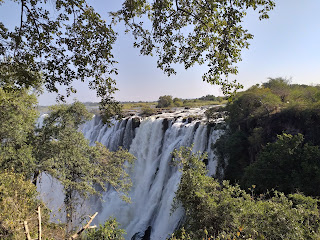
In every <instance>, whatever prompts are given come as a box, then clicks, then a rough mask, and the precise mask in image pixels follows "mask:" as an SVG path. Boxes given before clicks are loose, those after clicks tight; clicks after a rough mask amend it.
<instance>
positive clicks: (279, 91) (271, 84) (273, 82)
mask: <svg viewBox="0 0 320 240" xmlns="http://www.w3.org/2000/svg"><path fill="white" fill-rule="evenodd" d="M262 86H264V87H265V88H269V89H270V90H271V92H272V93H274V94H275V95H277V96H279V97H280V99H281V101H282V102H286V100H287V97H288V95H289V93H290V89H289V88H290V80H288V79H284V78H269V81H268V82H267V83H264V84H262Z"/></svg>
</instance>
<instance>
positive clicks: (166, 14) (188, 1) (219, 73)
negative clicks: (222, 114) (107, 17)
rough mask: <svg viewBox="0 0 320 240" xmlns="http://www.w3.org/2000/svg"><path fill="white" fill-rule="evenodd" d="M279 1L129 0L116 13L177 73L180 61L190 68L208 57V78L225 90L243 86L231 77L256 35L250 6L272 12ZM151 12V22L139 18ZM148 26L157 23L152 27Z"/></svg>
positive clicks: (263, 14) (140, 43) (139, 43)
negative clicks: (249, 23)
mask: <svg viewBox="0 0 320 240" xmlns="http://www.w3.org/2000/svg"><path fill="white" fill-rule="evenodd" d="M274 6H275V3H274V2H273V1H271V0H270V1H269V0H268V1H265V0H263V1H256V0H255V1H248V0H241V1H227V0H222V1H194V0H179V1H178V0H176V1H174V0H166V1H156V0H154V1H146V0H142V1H131V0H126V1H124V4H123V8H122V9H121V10H120V11H118V12H116V13H113V15H114V16H115V17H118V20H119V21H121V20H122V21H124V22H125V23H126V25H127V27H128V29H129V30H131V31H132V33H133V35H134V37H135V39H136V42H135V43H134V46H135V47H137V48H140V53H141V54H144V55H153V54H157V55H158V57H159V59H158V67H159V68H161V69H162V70H163V71H164V72H165V73H167V74H168V75H171V74H174V73H175V70H174V68H173V66H174V64H175V63H182V64H184V66H185V68H186V69H188V68H190V67H192V66H193V65H195V64H204V63H206V64H207V65H208V67H209V69H208V71H207V72H206V73H205V74H204V75H203V80H204V81H207V82H209V83H213V84H219V85H221V87H222V90H223V92H224V93H230V92H231V91H232V89H234V88H235V89H238V88H240V87H241V86H240V85H239V84H237V83H236V81H234V82H232V81H229V80H228V76H229V75H230V74H237V72H238V70H237V67H236V66H235V64H236V63H237V62H239V61H240V60H241V56H240V53H241V50H242V49H243V48H248V46H249V43H248V40H250V39H252V38H253V35H252V34H250V33H248V31H247V30H246V29H244V28H243V27H242V25H241V23H242V21H243V18H244V17H245V15H246V14H247V11H248V10H249V9H253V10H258V11H259V14H260V19H263V18H268V17H269V16H268V12H269V11H270V10H271V9H273V8H274ZM146 17H148V18H149V20H150V23H149V22H146V23H145V24H144V22H142V21H135V19H136V18H142V19H143V20H144V19H146ZM148 26H151V27H150V28H148Z"/></svg>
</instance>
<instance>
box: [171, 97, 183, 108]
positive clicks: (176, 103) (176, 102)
mask: <svg viewBox="0 0 320 240" xmlns="http://www.w3.org/2000/svg"><path fill="white" fill-rule="evenodd" d="M173 104H174V106H176V107H182V105H183V102H182V99H180V98H174V99H173Z"/></svg>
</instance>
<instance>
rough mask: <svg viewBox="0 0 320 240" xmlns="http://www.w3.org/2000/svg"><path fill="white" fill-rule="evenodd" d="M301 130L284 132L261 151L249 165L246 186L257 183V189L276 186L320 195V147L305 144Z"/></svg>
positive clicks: (262, 189) (291, 191)
mask: <svg viewBox="0 0 320 240" xmlns="http://www.w3.org/2000/svg"><path fill="white" fill-rule="evenodd" d="M303 140H304V138H303V135H302V134H298V135H295V136H292V135H290V134H285V133H284V134H282V135H279V136H278V140H277V141H276V142H274V143H269V144H267V146H266V147H265V148H264V149H263V150H262V151H261V152H260V153H259V156H258V159H257V161H255V162H254V163H252V164H251V165H250V166H249V167H247V169H246V171H245V174H244V176H243V181H244V186H248V187H249V186H251V185H253V184H255V185H256V186H257V188H256V190H257V191H258V192H265V191H266V190H268V189H269V190H271V189H277V190H279V191H282V192H285V193H293V192H295V191H297V190H298V191H300V192H304V193H305V194H307V195H313V196H320V187H319V186H320V150H319V147H318V146H311V145H309V144H304V141H303Z"/></svg>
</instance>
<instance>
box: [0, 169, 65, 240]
mask: <svg viewBox="0 0 320 240" xmlns="http://www.w3.org/2000/svg"><path fill="white" fill-rule="evenodd" d="M38 206H41V214H42V216H41V218H42V231H43V235H44V236H47V237H49V236H52V234H53V235H54V236H55V237H58V236H59V235H61V234H62V232H63V231H61V228H59V226H57V225H54V224H49V222H48V221H49V215H48V210H47V209H46V208H45V206H44V205H43V203H42V202H41V201H40V200H39V199H38V193H37V191H36V187H35V186H34V185H33V184H32V183H31V182H30V181H26V180H25V179H24V176H23V175H21V174H17V173H14V172H11V171H0V209H1V212H0V238H1V239H17V240H18V239H25V234H24V228H23V224H22V223H23V221H28V226H29V229H30V234H31V236H33V237H36V236H37V234H38V232H37V231H38V226H37V216H38V214H37V212H36V210H37V207H38ZM62 235H63V234H62Z"/></svg>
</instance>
